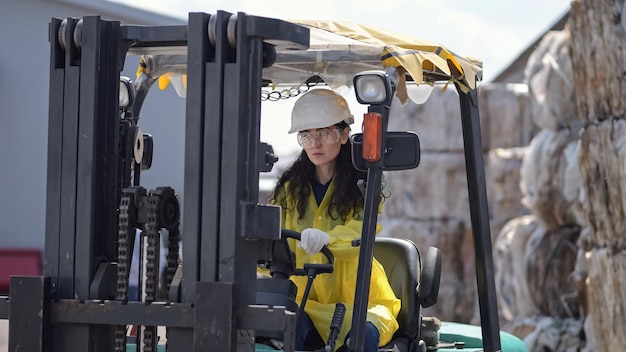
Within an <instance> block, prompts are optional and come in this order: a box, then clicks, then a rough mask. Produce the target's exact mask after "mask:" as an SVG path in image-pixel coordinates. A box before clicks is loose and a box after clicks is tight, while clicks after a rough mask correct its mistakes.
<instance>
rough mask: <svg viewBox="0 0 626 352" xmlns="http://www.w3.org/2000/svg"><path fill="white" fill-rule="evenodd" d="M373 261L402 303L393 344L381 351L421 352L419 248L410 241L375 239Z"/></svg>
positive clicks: (388, 238) (387, 238) (389, 238)
mask: <svg viewBox="0 0 626 352" xmlns="http://www.w3.org/2000/svg"><path fill="white" fill-rule="evenodd" d="M374 257H375V258H376V259H377V260H378V261H379V262H380V264H381V265H382V266H383V268H384V269H385V273H386V274H387V279H388V280H389V283H390V284H391V288H392V289H393V292H394V293H395V294H396V297H398V298H399V299H400V300H401V302H402V307H401V308H400V312H399V313H398V317H397V320H398V325H399V328H398V331H396V333H395V334H394V336H393V338H392V340H391V342H390V343H389V344H387V345H386V346H384V347H382V348H380V349H381V350H392V351H402V352H408V351H419V349H418V345H419V339H420V336H419V334H420V324H421V317H420V314H421V310H420V301H419V292H418V288H419V286H418V283H419V280H420V273H421V261H420V254H419V251H418V250H417V246H416V245H415V244H414V243H413V242H412V241H410V240H407V239H400V238H391V237H376V240H375V242H374Z"/></svg>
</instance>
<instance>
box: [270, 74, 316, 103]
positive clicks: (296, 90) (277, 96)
mask: <svg viewBox="0 0 626 352" xmlns="http://www.w3.org/2000/svg"><path fill="white" fill-rule="evenodd" d="M322 82H323V81H322V80H321V78H319V77H318V76H313V77H311V78H309V79H307V80H306V81H305V82H304V83H301V84H299V85H297V86H293V87H290V88H288V89H283V90H272V91H269V90H266V89H263V90H261V101H279V100H281V99H289V98H295V97H297V96H299V95H300V94H304V93H306V92H308V91H309V90H310V89H311V88H312V87H315V86H316V85H318V84H320V83H322Z"/></svg>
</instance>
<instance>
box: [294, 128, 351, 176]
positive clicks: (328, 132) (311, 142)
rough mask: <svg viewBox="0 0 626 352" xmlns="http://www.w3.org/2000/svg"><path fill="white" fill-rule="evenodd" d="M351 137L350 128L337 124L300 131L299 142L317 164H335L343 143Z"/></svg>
mask: <svg viewBox="0 0 626 352" xmlns="http://www.w3.org/2000/svg"><path fill="white" fill-rule="evenodd" d="M348 138H349V129H348V128H344V129H343V130H341V129H340V128H339V127H337V126H330V127H325V128H314V129H310V130H304V131H300V132H298V142H299V143H300V145H301V146H302V148H304V151H305V152H306V154H307V155H308V157H309V159H310V160H311V162H313V164H314V165H315V166H318V167H319V166H323V165H334V163H335V159H337V155H339V150H340V149H341V145H342V144H346V143H347V142H348Z"/></svg>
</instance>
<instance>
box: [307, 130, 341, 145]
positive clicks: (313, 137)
mask: <svg viewBox="0 0 626 352" xmlns="http://www.w3.org/2000/svg"><path fill="white" fill-rule="evenodd" d="M340 138H341V131H340V130H339V128H333V129H323V130H319V131H313V132H298V144H300V146H301V147H302V148H307V147H312V146H314V145H315V144H316V143H317V144H319V145H324V144H333V143H337V142H339V139H340Z"/></svg>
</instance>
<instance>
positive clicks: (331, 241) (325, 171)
mask: <svg viewBox="0 0 626 352" xmlns="http://www.w3.org/2000/svg"><path fill="white" fill-rule="evenodd" d="M353 122H354V118H353V116H352V114H351V113H350V109H349V108H348V104H347V103H346V101H345V99H343V97H341V96H339V95H337V94H336V93H335V92H333V91H331V90H326V89H316V90H311V91H309V92H307V93H305V94H304V95H303V96H302V97H301V98H300V99H298V101H297V102H296V104H295V106H294V108H293V111H292V115H291V128H290V130H289V133H294V132H298V135H297V136H298V143H299V144H300V146H302V148H303V151H302V152H301V154H300V156H299V157H298V159H297V160H296V161H295V162H294V163H293V165H292V166H291V167H290V168H289V169H288V170H287V171H286V172H285V173H283V175H282V176H280V177H279V179H278V183H277V185H276V187H275V189H274V191H273V194H272V203H273V204H277V205H280V206H281V207H282V224H283V227H284V228H286V229H289V230H294V231H298V232H301V237H302V238H301V241H300V242H299V243H296V241H295V240H292V239H289V242H290V243H289V245H290V247H291V249H292V250H293V251H294V252H295V253H296V267H298V268H301V267H303V265H304V264H305V263H322V262H324V260H325V259H324V257H323V254H321V253H319V251H320V250H321V248H322V247H323V246H324V245H328V247H329V248H330V250H331V251H332V252H333V254H334V256H335V262H334V271H333V273H331V274H320V275H318V276H316V278H315V280H314V281H313V285H312V287H311V290H310V293H309V296H308V299H307V301H306V305H305V313H306V314H305V316H303V317H301V318H300V319H299V320H300V325H299V326H298V327H297V336H296V349H299V350H302V349H305V348H316V347H317V348H319V347H320V346H323V344H324V341H325V340H326V338H327V337H328V335H329V332H330V323H331V320H332V317H333V312H334V309H335V304H336V303H339V302H341V303H344V304H345V305H346V308H347V309H346V315H345V318H344V323H343V327H342V329H341V332H340V334H339V336H338V338H337V344H336V346H342V345H344V346H345V345H346V337H347V336H349V330H350V327H351V325H352V310H353V303H354V294H355V289H356V272H357V268H358V261H359V247H354V246H353V244H352V243H353V240H356V239H360V238H361V229H362V226H363V223H362V220H363V195H362V193H361V191H360V190H359V188H358V186H357V181H358V180H359V179H364V178H365V176H366V174H365V173H363V172H359V171H357V170H356V169H355V168H354V167H353V166H352V161H351V151H350V148H351V147H350V138H349V137H350V127H349V124H352V123H353ZM377 231H380V227H378V229H377ZM292 280H293V281H294V282H295V284H296V286H297V287H298V295H297V298H296V300H297V302H298V303H299V302H301V301H302V295H303V292H304V289H305V287H306V281H307V278H306V277H303V276H294V277H292ZM399 311H400V300H399V299H397V298H396V297H395V295H394V293H393V290H392V289H391V286H390V285H389V282H388V281H387V277H386V275H385V271H384V270H383V268H382V266H381V265H380V263H378V261H376V259H374V262H373V265H372V276H371V284H370V293H369V304H368V311H367V323H366V332H365V350H364V351H367V352H370V351H374V352H375V351H377V350H378V346H383V345H385V344H386V343H388V342H389V341H390V340H391V337H392V336H393V333H394V332H395V331H396V330H397V329H398V323H397V321H396V316H397V315H398V312H399Z"/></svg>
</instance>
